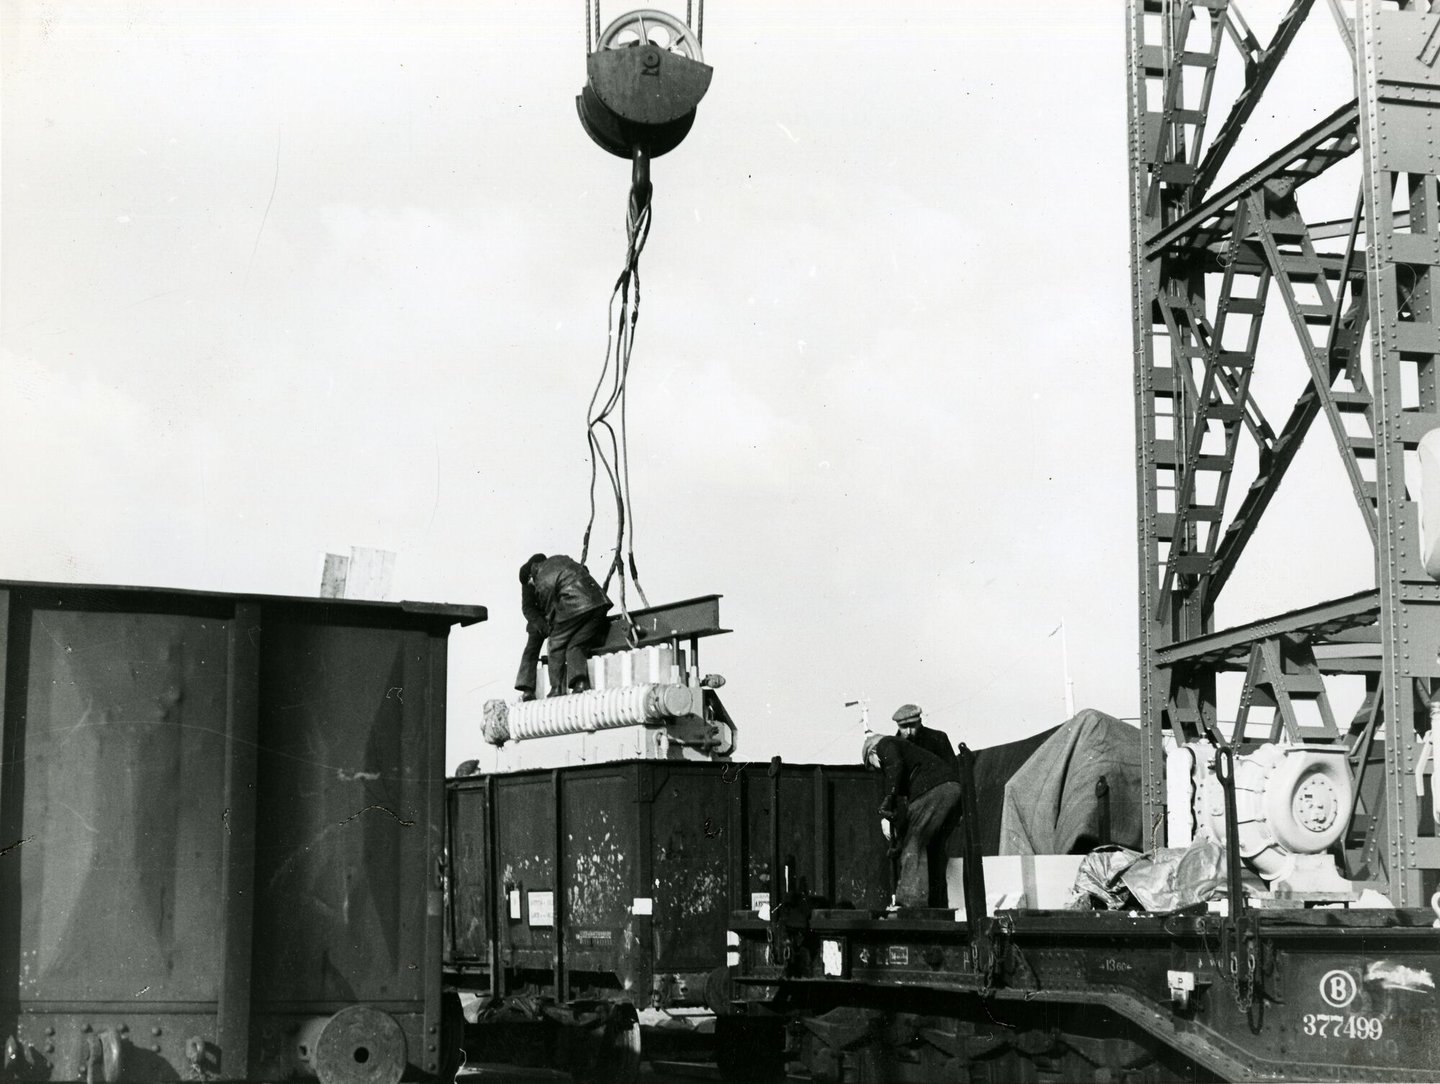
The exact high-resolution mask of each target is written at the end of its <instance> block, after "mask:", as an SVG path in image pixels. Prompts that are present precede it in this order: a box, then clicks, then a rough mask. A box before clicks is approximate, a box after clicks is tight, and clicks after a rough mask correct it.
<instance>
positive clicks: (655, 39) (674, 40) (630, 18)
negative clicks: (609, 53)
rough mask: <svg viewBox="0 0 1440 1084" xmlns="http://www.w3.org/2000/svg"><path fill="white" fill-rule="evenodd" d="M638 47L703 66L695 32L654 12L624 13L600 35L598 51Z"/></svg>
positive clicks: (665, 13)
mask: <svg viewBox="0 0 1440 1084" xmlns="http://www.w3.org/2000/svg"><path fill="white" fill-rule="evenodd" d="M639 45H653V46H655V47H656V48H658V49H663V50H664V51H665V52H667V53H674V54H675V55H676V56H683V57H685V58H686V59H687V60H694V61H698V62H699V63H701V64H703V63H705V58H704V57H703V56H702V55H701V53H700V39H699V38H697V37H696V36H695V32H694V31H692V30H691V29H690V28H689V27H688V26H686V25H685V24H684V23H683V22H681V21H680V20H679V19H677V18H675V16H673V15H671V14H669V13H668V12H664V11H657V10H655V9H654V8H641V9H640V10H638V11H630V12H626V13H625V14H624V15H621V16H620V17H619V18H618V19H616V20H615V21H614V22H612V23H611V24H610V25H609V26H607V27H606V28H605V30H604V32H603V33H601V35H600V44H599V48H600V49H631V48H634V47H636V46H639Z"/></svg>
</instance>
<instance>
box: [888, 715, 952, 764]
mask: <svg viewBox="0 0 1440 1084" xmlns="http://www.w3.org/2000/svg"><path fill="white" fill-rule="evenodd" d="M891 718H892V719H894V720H895V726H896V728H897V729H896V731H895V736H896V737H897V738H901V739H903V740H904V741H908V742H914V743H915V744H916V745H918V746H919V747H920V748H921V749H924V750H925V751H927V752H930V753H934V754H935V755H936V756H937V757H939V758H940V759H941V760H943V761H944V762H945V763H946V764H948V765H950V767H951V768H956V767H957V763H958V762H957V761H956V759H955V748H954V746H952V745H951V744H950V736H949V735H948V734H946V733H945V731H943V730H933V729H931V728H930V727H928V726H926V725H925V720H924V718H923V713H922V712H921V711H920V709H919V708H918V707H917V706H916V705H914V704H901V705H900V706H899V707H898V708H896V709H895V714H894V715H893V716H891Z"/></svg>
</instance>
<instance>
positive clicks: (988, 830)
mask: <svg viewBox="0 0 1440 1084" xmlns="http://www.w3.org/2000/svg"><path fill="white" fill-rule="evenodd" d="M1059 729H1060V728H1059V727H1058V726H1052V727H1051V728H1050V729H1049V730H1046V731H1044V732H1042V733H1040V734H1035V735H1033V736H1032V737H1029V738H1021V739H1020V740H1019V741H1012V742H1006V743H1005V744H1004V745H992V746H990V747H989V748H986V749H976V750H975V810H976V814H977V816H976V831H977V833H978V835H979V839H978V842H979V844H980V853H981V854H999V853H1000V819H1001V815H1002V813H1003V812H1004V809H1005V784H1007V783H1008V782H1010V777H1011V776H1012V775H1014V774H1015V773H1016V772H1017V771H1019V770H1020V768H1022V767H1023V766H1024V764H1025V762H1026V761H1028V760H1029V759H1030V757H1031V756H1033V755H1034V753H1035V750H1037V749H1039V748H1040V747H1041V746H1042V745H1044V744H1045V743H1046V742H1047V741H1049V739H1050V735H1052V734H1054V733H1055V732H1056V731H1057V730H1059ZM951 838H952V840H953V841H954V842H955V843H956V845H957V847H958V844H959V839H960V833H959V832H955V833H953V834H952V837H951ZM951 853H952V855H953V856H954V857H957V858H958V857H960V855H961V851H960V850H959V849H952V851H951Z"/></svg>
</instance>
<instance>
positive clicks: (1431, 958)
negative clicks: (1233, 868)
mask: <svg viewBox="0 0 1440 1084" xmlns="http://www.w3.org/2000/svg"><path fill="white" fill-rule="evenodd" d="M963 823H964V822H963V821H962V828H963ZM971 846H972V847H973V841H972V843H971ZM965 870H966V873H965V876H964V896H965V906H964V907H962V908H959V909H956V910H953V911H952V910H933V911H921V910H911V911H902V912H899V913H894V912H887V911H883V910H875V909H863V908H862V909H855V908H834V907H828V906H823V905H821V906H816V905H814V904H813V903H812V902H811V901H807V900H805V899H804V898H803V897H800V896H791V897H789V898H786V899H782V900H781V901H780V903H779V904H778V906H776V907H774V908H772V909H771V910H770V912H769V914H765V913H762V912H760V911H757V910H741V911H737V912H736V913H735V914H733V915H732V916H731V921H730V930H731V933H730V937H731V939H732V941H738V942H739V950H740V959H741V963H740V966H739V968H737V970H736V973H735V974H734V976H733V980H732V981H733V987H734V989H735V991H736V994H737V996H736V999H735V1001H734V1002H733V1003H732V1004H733V1007H734V1008H735V1009H736V1010H738V1011H739V1013H740V1014H741V1018H740V1019H741V1020H744V1021H748V1022H747V1023H744V1024H742V1023H741V1022H740V1020H736V1021H732V1023H731V1027H732V1028H734V1029H735V1031H734V1033H735V1034H744V1035H745V1036H746V1037H747V1040H748V1042H747V1045H746V1047H745V1050H744V1053H743V1055H739V1054H737V1055H733V1056H732V1060H734V1061H735V1064H734V1065H732V1066H731V1069H730V1071H731V1074H732V1075H733V1077H734V1078H735V1079H757V1080H758V1079H780V1078H781V1076H782V1075H783V1074H784V1072H785V1070H786V1068H787V1067H790V1068H792V1069H793V1068H796V1067H799V1066H803V1067H804V1070H805V1072H806V1073H808V1075H809V1076H810V1077H811V1078H812V1079H814V1080H817V1081H837V1082H838V1081H846V1082H875V1084H879V1082H886V1084H905V1082H912V1081H913V1082H920V1081H946V1080H950V1081H974V1082H982V1081H983V1082H987V1084H990V1082H993V1084H1001V1082H1006V1084H1008V1082H1012V1081H1026V1082H1030V1081H1052V1080H1053V1081H1102V1080H1103V1081H1134V1082H1136V1084H1140V1082H1147V1084H1149V1082H1157V1084H1158V1082H1162V1081H1196V1080H1218V1081H1231V1080H1276V1081H1278V1080H1297V1081H1319V1080H1337V1081H1359V1080H1394V1081H1406V1080H1408V1081H1433V1080H1435V1079H1437V1075H1440V996H1437V993H1436V989H1435V984H1434V971H1435V968H1436V965H1437V963H1440V905H1437V906H1436V908H1435V909H1432V908H1429V907H1425V908H1393V907H1381V908H1375V909H1368V908H1367V909H1354V908H1350V909H1333V908H1328V907H1326V908H1319V907H1312V908H1307V907H1304V906H1300V905H1299V903H1298V901H1297V902H1296V905H1295V906H1293V907H1283V908H1277V909H1259V908H1246V907H1244V906H1237V907H1235V908H1234V909H1233V910H1232V909H1231V908H1230V907H1229V906H1228V905H1224V904H1222V905H1221V906H1220V907H1219V908H1218V909H1217V908H1212V907H1209V906H1207V905H1205V904H1201V905H1198V906H1195V907H1191V908H1188V909H1181V910H1177V911H1175V912H1173V913H1168V914H1147V913H1145V912H1143V911H1140V910H1129V911H1126V910H1095V911H1088V910H1079V911H1077V910H1038V909H1030V908H1025V907H1021V908H1016V909H1005V910H997V911H995V912H993V913H991V914H986V913H985V902H984V901H985V899H986V888H985V882H984V875H983V870H984V863H983V862H980V861H974V862H972V861H968V860H967V861H966V862H965ZM972 870H975V871H979V872H978V874H972V873H971V872H970V871H972ZM1234 887H1238V885H1237V886H1234ZM1230 898H1232V899H1239V900H1244V899H1245V890H1244V889H1243V888H1242V889H1240V890H1239V891H1235V892H1233V894H1232V895H1231V897H1230ZM969 916H981V917H978V918H970V917H969Z"/></svg>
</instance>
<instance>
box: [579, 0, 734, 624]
mask: <svg viewBox="0 0 1440 1084" xmlns="http://www.w3.org/2000/svg"><path fill="white" fill-rule="evenodd" d="M691 15H692V11H691V9H690V7H689V5H687V8H686V18H685V21H684V22H681V21H680V20H679V19H678V18H676V17H675V16H673V15H670V14H668V13H666V12H664V11H657V10H655V9H653V8H642V9H639V10H636V11H631V12H627V13H626V14H624V15H621V16H620V17H619V18H617V19H615V20H614V21H612V22H611V23H610V24H609V25H608V26H607V27H606V28H605V29H604V31H601V29H600V5H599V0H595V3H594V5H593V8H592V5H591V2H590V0H586V4H585V46H586V54H587V55H586V65H585V66H586V74H587V81H586V83H585V87H584V89H582V90H581V92H580V94H579V95H578V96H577V97H576V99H575V106H576V109H577V110H578V111H579V114H580V123H581V125H582V126H583V127H584V128H585V131H586V133H588V134H589V136H590V138H591V139H592V140H594V141H595V142H596V143H597V144H598V145H599V146H600V147H601V148H603V149H604V150H606V151H608V152H610V153H611V154H613V155H616V156H617V157H620V158H626V159H629V161H630V163H631V176H630V196H629V201H628V206H627V209H626V231H625V232H626V248H625V263H624V267H623V268H622V269H621V272H620V276H619V277H618V278H617V279H616V281H615V287H614V289H613V290H612V291H611V295H610V305H609V316H608V328H607V336H606V348H605V364H604V367H603V368H602V369H601V371H600V378H599V380H598V381H596V384H595V390H594V392H593V393H592V395H591V397H590V406H589V409H588V411H587V416H586V439H587V441H588V444H589V453H590V519H589V522H588V523H587V524H586V526H585V537H584V542H583V544H582V546H581V554H580V561H581V563H582V564H584V563H585V561H586V558H587V557H588V555H589V551H590V533H591V531H592V529H593V528H594V526H595V490H596V485H597V484H598V482H599V478H600V472H601V468H603V469H604V473H605V477H606V479H607V480H608V482H609V484H610V490H611V495H612V497H613V499H614V502H615V515H616V531H615V553H614V557H613V558H612V560H611V562H610V566H609V568H608V569H607V571H606V573H605V580H604V586H605V589H606V591H607V592H608V591H609V586H610V580H611V577H613V576H614V575H615V574H616V573H617V572H618V573H619V581H618V582H619V595H620V609H621V612H622V614H624V615H625V616H626V618H627V619H628V617H629V609H628V606H627V603H626V598H625V582H626V573H627V571H628V573H629V578H630V581H631V582H633V583H634V585H635V590H636V592H637V593H638V594H639V596H640V601H641V603H642V604H643V605H645V606H648V605H649V604H650V603H649V600H648V599H646V598H645V592H644V590H643V589H642V588H641V586H640V576H639V571H638V569H637V567H636V563H635V532H634V522H635V517H634V513H633V510H632V507H631V500H630V457H629V441H628V438H627V435H626V430H625V400H626V381H627V378H628V376H629V372H630V357H631V350H632V348H633V347H634V342H635V327H636V324H637V322H638V320H639V317H640V254H641V252H642V251H644V248H645V241H646V239H647V237H648V236H649V233H650V213H651V207H650V197H651V191H652V190H651V185H650V160H651V159H652V158H658V157H659V156H660V155H662V154H666V153H667V152H669V151H672V150H674V149H675V148H676V147H677V146H679V145H680V142H681V140H683V139H684V138H685V136H686V134H687V133H688V132H689V131H690V126H691V125H692V124H693V123H694V122H695V110H696V107H697V106H698V105H699V104H700V99H701V98H703V97H704V96H705V92H706V91H707V90H708V89H709V88H710V75H711V69H710V68H709V67H708V66H707V65H706V64H705V62H704V60H703V59H702V56H701V42H702V39H703V35H704V27H705V6H704V3H703V2H702V3H701V4H700V6H699V18H698V21H696V22H695V23H694V24H693V26H694V29H692V22H691ZM627 623H628V621H627Z"/></svg>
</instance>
